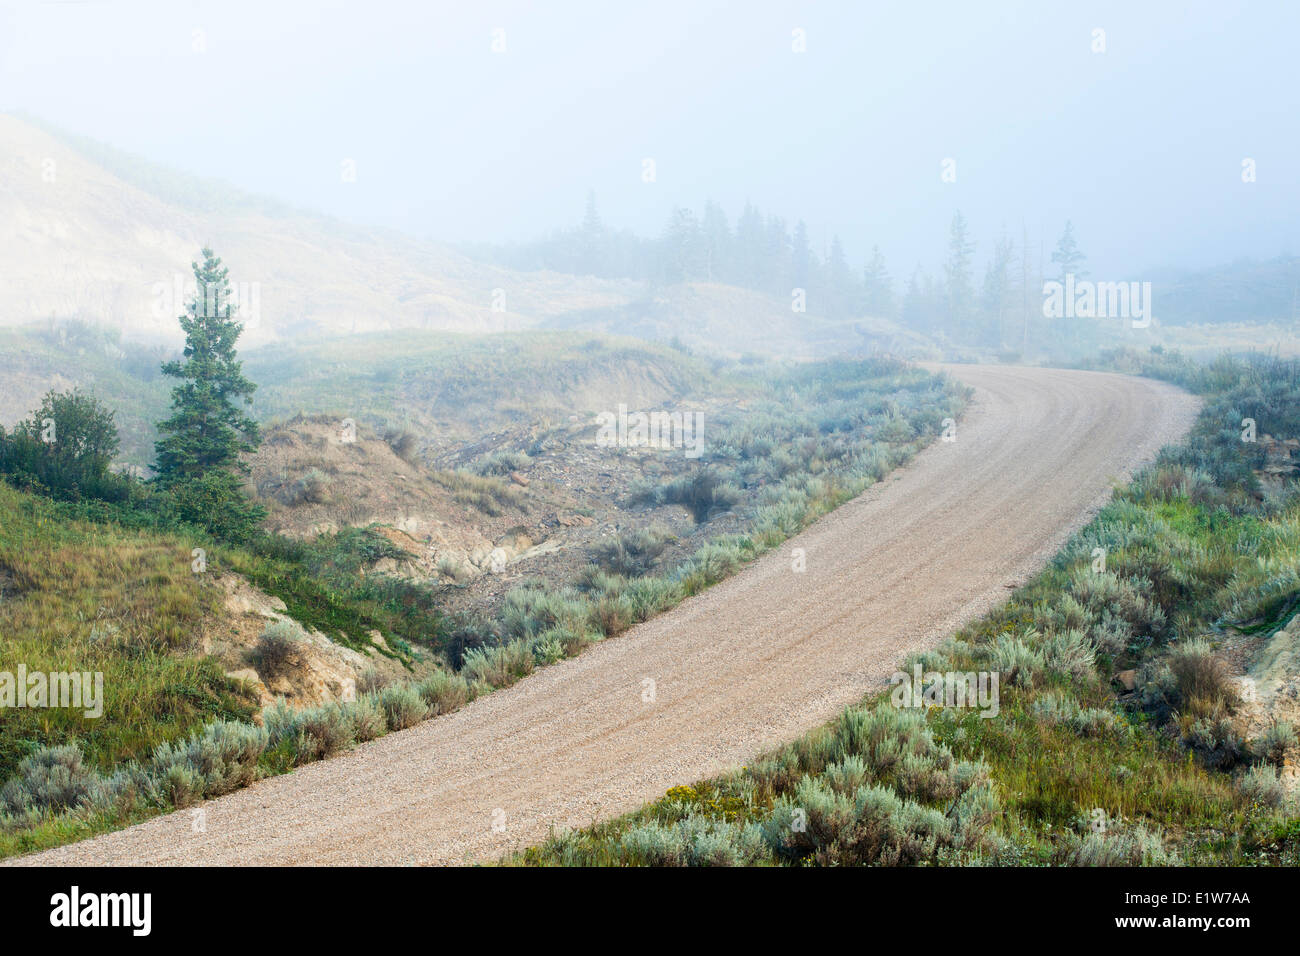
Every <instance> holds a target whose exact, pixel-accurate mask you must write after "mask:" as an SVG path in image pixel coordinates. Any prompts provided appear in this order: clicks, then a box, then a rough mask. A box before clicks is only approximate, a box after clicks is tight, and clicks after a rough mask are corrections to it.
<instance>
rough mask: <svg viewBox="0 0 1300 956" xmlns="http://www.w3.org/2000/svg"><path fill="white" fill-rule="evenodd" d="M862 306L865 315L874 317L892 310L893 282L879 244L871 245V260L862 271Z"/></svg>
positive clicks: (888, 313) (889, 312) (890, 312)
mask: <svg viewBox="0 0 1300 956" xmlns="http://www.w3.org/2000/svg"><path fill="white" fill-rule="evenodd" d="M862 307H863V310H864V311H865V312H866V314H867V315H870V316H876V317H882V316H887V315H890V314H892V313H893V311H894V290H893V282H892V280H891V279H890V278H889V270H888V269H887V268H885V257H884V256H883V255H881V253H880V247H879V246H872V247H871V261H870V262H868V263H867V267H866V269H864V270H863V272H862Z"/></svg>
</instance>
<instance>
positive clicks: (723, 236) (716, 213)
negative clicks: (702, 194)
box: [700, 200, 733, 282]
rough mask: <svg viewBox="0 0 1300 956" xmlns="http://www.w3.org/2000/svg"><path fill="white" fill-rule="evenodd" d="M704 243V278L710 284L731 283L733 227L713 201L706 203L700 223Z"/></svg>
mask: <svg viewBox="0 0 1300 956" xmlns="http://www.w3.org/2000/svg"><path fill="white" fill-rule="evenodd" d="M700 232H701V233H702V237H703V243H704V278H705V280H706V281H708V282H729V281H731V279H732V276H733V268H732V251H731V226H730V225H729V224H728V223H727V214H726V213H725V212H723V211H722V207H721V206H719V205H718V204H717V203H715V202H713V201H712V200H706V201H705V203H704V215H703V217H702V219H701V221H700Z"/></svg>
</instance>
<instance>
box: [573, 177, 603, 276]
mask: <svg viewBox="0 0 1300 956" xmlns="http://www.w3.org/2000/svg"><path fill="white" fill-rule="evenodd" d="M606 245H607V243H606V240H605V224H604V223H603V222H601V221H600V213H598V212H597V211H596V191H595V190H594V189H593V190H590V191H588V193H587V208H586V211H585V213H584V214H583V217H582V227H581V228H580V229H579V231H578V270H579V274H583V275H593V276H603V275H605V274H606V272H607V269H606V263H605V249H606Z"/></svg>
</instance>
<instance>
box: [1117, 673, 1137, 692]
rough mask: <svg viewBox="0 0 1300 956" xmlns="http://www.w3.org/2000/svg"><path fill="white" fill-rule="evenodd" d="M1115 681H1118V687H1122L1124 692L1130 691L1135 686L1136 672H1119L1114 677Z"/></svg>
mask: <svg viewBox="0 0 1300 956" xmlns="http://www.w3.org/2000/svg"><path fill="white" fill-rule="evenodd" d="M1115 679H1116V680H1117V681H1119V683H1120V686H1121V687H1123V688H1124V689H1125V690H1132V689H1133V688H1134V687H1136V686H1137V671H1135V670H1126V671H1120V672H1119V673H1118V674H1116V675H1115Z"/></svg>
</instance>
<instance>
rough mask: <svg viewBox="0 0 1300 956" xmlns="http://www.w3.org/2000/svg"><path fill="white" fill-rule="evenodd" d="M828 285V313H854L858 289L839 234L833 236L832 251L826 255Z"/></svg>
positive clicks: (838, 314)
mask: <svg viewBox="0 0 1300 956" xmlns="http://www.w3.org/2000/svg"><path fill="white" fill-rule="evenodd" d="M826 286H827V289H828V291H829V295H828V296H827V299H828V301H827V308H826V313H827V314H828V315H830V316H833V317H834V318H844V317H845V316H848V315H850V314H852V312H853V307H854V305H855V302H854V300H855V299H856V298H857V295H856V292H857V290H856V289H855V288H854V284H853V272H852V270H850V269H849V260H848V259H847V258H846V257H845V255H844V245H843V243H841V242H840V237H839V236H832V237H831V251H830V254H829V255H828V256H827V257H826Z"/></svg>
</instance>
